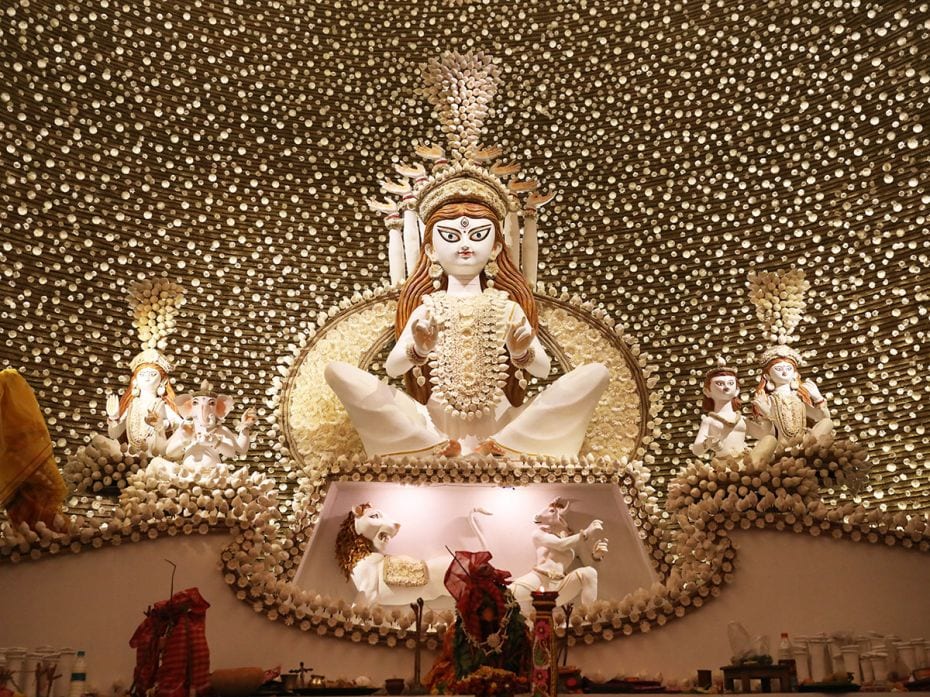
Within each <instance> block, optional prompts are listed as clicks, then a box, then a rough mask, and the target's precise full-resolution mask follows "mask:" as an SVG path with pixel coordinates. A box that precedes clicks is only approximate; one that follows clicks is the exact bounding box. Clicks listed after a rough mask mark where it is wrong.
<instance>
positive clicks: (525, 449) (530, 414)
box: [493, 363, 610, 457]
mask: <svg viewBox="0 0 930 697" xmlns="http://www.w3.org/2000/svg"><path fill="white" fill-rule="evenodd" d="M609 378H610V374H609V372H608V370H607V368H606V367H605V366H603V365H602V364H600V363H589V364H587V365H582V366H578V367H577V368H575V369H574V370H573V371H571V372H570V373H566V374H565V375H563V376H562V377H560V378H559V379H558V380H556V381H555V382H554V383H552V384H551V385H549V387H547V388H546V389H545V390H543V391H542V392H541V393H540V394H538V395H537V396H536V397H535V398H534V399H533V401H532V402H530V403H529V404H528V405H527V406H526V407H525V408H524V409H523V411H522V412H521V413H520V414H519V415H518V416H517V417H516V418H514V420H513V421H511V422H510V423H508V424H507V425H506V426H504V428H502V429H501V430H500V431H498V432H497V433H496V434H495V435H494V437H493V440H494V442H495V443H497V444H498V445H501V446H503V447H504V448H505V449H506V450H512V451H514V452H518V453H523V454H526V455H549V456H553V457H562V456H570V457H571V456H575V455H577V454H578V451H579V450H580V449H581V443H582V441H584V435H585V431H586V430H587V428H588V422H590V421H591V415H592V414H593V413H594V409H595V407H597V403H598V401H599V400H600V398H601V395H602V394H603V393H604V390H605V389H606V388H607V381H608V380H609Z"/></svg>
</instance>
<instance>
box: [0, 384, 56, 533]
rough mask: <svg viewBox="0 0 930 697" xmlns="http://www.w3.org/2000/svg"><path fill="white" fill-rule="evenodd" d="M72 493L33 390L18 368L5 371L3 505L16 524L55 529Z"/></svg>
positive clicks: (0, 423)
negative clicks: (67, 485) (56, 456)
mask: <svg viewBox="0 0 930 697" xmlns="http://www.w3.org/2000/svg"><path fill="white" fill-rule="evenodd" d="M67 491H68V490H67V487H66V486H65V482H64V479H62V477H61V472H59V471H58V464H57V463H56V461H55V455H54V454H53V452H52V439H51V437H50V436H49V434H48V427H47V426H46V425H45V418H44V417H43V416H42V409H41V408H40V407H39V403H38V402H37V401H36V396H35V394H34V393H33V391H32V388H31V387H29V383H27V382H26V380H25V379H24V378H23V376H22V375H20V374H19V373H18V372H17V371H16V370H14V369H13V368H7V369H5V370H2V371H0V506H3V507H5V508H6V511H7V514H8V515H9V517H10V520H11V521H12V522H13V523H15V524H19V523H22V522H25V523H27V524H28V525H30V526H33V525H35V523H37V522H39V521H42V522H43V523H45V524H46V525H48V526H49V527H50V528H51V527H53V526H54V520H55V515H56V514H57V513H59V512H60V511H61V505H62V503H64V500H65V496H66V494H67Z"/></svg>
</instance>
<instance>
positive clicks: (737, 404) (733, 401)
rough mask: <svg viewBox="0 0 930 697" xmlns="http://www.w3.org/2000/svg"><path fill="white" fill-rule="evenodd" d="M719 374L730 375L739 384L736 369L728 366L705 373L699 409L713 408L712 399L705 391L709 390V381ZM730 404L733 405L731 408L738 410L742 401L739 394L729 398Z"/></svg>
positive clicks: (709, 409)
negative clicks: (702, 399) (702, 397)
mask: <svg viewBox="0 0 930 697" xmlns="http://www.w3.org/2000/svg"><path fill="white" fill-rule="evenodd" d="M721 375H732V376H733V377H734V378H736V384H737V385H739V378H738V377H737V375H736V371H734V370H730V369H729V368H714V369H713V370H712V371H710V372H709V373H708V374H707V377H705V378H704V392H705V394H704V401H703V402H701V409H702V410H703V411H705V412H708V411H713V410H714V400H713V399H711V398H710V397H708V396H707V394H706V393H707V392H708V391H709V390H710V381H711V380H713V379H714V378H716V377H720V376H721ZM730 404H732V405H733V409H734V410H736V411H737V412H738V411H739V410H740V407H741V406H742V405H743V403H742V402H741V401H740V399H739V394H737V396H736V397H734V398H733V399H731V400H730Z"/></svg>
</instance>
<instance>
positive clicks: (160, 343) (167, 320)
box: [129, 278, 184, 350]
mask: <svg viewBox="0 0 930 697" xmlns="http://www.w3.org/2000/svg"><path fill="white" fill-rule="evenodd" d="M182 305H184V289H183V288H182V287H181V286H180V285H178V284H177V283H175V282H174V281H171V280H169V279H167V278H154V279H146V280H144V281H139V282H137V283H134V284H132V285H131V286H130V287H129V307H130V309H131V310H132V326H133V327H135V328H136V333H137V334H138V335H139V340H140V341H141V342H142V348H143V349H152V348H154V349H161V350H164V349H166V348H167V347H168V335H169V334H170V333H171V332H172V331H174V329H175V326H176V324H177V316H178V312H179V310H180V309H181V306H182Z"/></svg>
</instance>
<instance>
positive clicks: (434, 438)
mask: <svg viewBox="0 0 930 697" xmlns="http://www.w3.org/2000/svg"><path fill="white" fill-rule="evenodd" d="M323 374H324V377H325V378H326V382H327V383H329V386H330V387H331V388H332V389H333V392H335V393H336V396H337V397H339V399H340V401H341V402H342V404H343V406H345V408H346V411H347V412H349V418H350V419H351V420H352V425H353V426H355V430H356V431H358V434H359V437H361V439H362V444H363V445H364V446H365V452H366V453H368V454H369V455H406V454H412V453H418V452H429V451H430V450H432V449H433V448H435V447H436V446H438V445H441V444H443V443H445V442H446V438H445V437H444V436H443V435H442V434H441V433H439V431H437V430H436V428H435V427H434V426H433V424H432V423H431V422H430V421H429V420H428V419H427V418H426V416H425V415H424V414H423V412H422V411H421V410H420V408H419V407H418V405H417V403H416V402H415V401H414V400H413V399H411V397H410V396H409V395H407V394H405V393H404V392H401V391H400V390H398V389H396V388H394V387H391V386H390V385H387V384H385V383H383V382H381V380H379V379H378V378H377V377H375V376H374V375H372V374H371V373H368V372H366V371H364V370H361V369H360V368H356V367H355V366H353V365H349V364H348V363H342V362H339V361H334V362H332V363H330V364H329V365H327V366H326V370H325V371H324V373H323Z"/></svg>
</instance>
